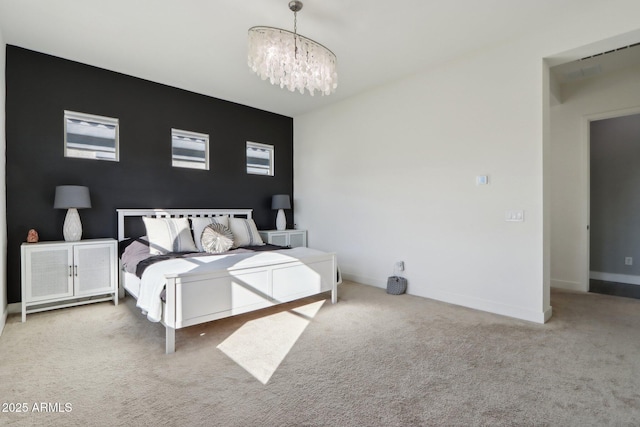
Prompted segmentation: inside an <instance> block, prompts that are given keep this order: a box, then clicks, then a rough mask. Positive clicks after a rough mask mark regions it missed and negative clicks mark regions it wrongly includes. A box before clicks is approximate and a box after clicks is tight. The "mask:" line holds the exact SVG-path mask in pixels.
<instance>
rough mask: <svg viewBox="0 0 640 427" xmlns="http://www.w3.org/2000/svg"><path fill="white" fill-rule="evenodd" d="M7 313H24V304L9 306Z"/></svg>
mask: <svg viewBox="0 0 640 427" xmlns="http://www.w3.org/2000/svg"><path fill="white" fill-rule="evenodd" d="M7 311H8V312H9V314H16V313H22V303H20V302H14V303H11V304H9V305H8V306H7Z"/></svg>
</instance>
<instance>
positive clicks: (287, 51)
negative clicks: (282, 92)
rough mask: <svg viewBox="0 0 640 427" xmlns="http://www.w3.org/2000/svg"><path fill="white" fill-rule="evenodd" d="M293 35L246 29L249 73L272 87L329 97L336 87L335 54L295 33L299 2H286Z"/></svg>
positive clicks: (280, 30) (266, 28)
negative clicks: (267, 82) (291, 16)
mask: <svg viewBox="0 0 640 427" xmlns="http://www.w3.org/2000/svg"><path fill="white" fill-rule="evenodd" d="M289 9H291V11H292V12H293V33H292V32H291V31H287V30H282V29H280V28H273V27H251V28H249V54H248V59H249V61H248V63H249V67H251V70H253V72H255V73H256V74H257V75H259V76H260V77H261V78H262V80H266V79H269V81H270V82H271V84H272V85H280V87H281V88H284V87H286V88H287V89H289V90H290V91H292V92H293V91H295V90H296V89H297V90H299V91H300V93H304V90H305V89H307V90H308V91H309V93H310V94H311V96H313V93H314V92H315V91H319V92H320V93H322V95H330V94H331V93H333V92H334V91H335V90H336V87H337V86H338V73H337V72H336V55H335V54H334V53H333V52H331V51H330V50H329V49H327V48H326V47H324V46H322V45H321V44H320V43H318V42H315V41H313V40H311V39H308V38H306V37H304V36H301V35H300V34H298V28H297V26H298V19H297V18H298V11H300V9H302V2H301V1H297V0H294V1H290V2H289Z"/></svg>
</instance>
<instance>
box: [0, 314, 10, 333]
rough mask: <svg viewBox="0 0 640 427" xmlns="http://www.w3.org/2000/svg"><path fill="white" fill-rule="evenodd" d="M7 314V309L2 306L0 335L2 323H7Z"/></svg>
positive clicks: (2, 327)
mask: <svg viewBox="0 0 640 427" xmlns="http://www.w3.org/2000/svg"><path fill="white" fill-rule="evenodd" d="M8 315H9V309H8V308H7V307H4V309H3V312H2V316H0V335H2V331H4V325H6V324H7V316H8Z"/></svg>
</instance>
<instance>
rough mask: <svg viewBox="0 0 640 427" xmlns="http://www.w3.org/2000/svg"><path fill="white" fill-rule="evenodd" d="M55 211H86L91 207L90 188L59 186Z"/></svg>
mask: <svg viewBox="0 0 640 427" xmlns="http://www.w3.org/2000/svg"><path fill="white" fill-rule="evenodd" d="M53 207H54V209H70V208H76V209H85V208H90V207H91V199H90V198H89V188H88V187H83V186H80V185H59V186H57V187H56V198H55V200H54V202H53Z"/></svg>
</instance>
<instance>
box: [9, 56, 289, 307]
mask: <svg viewBox="0 0 640 427" xmlns="http://www.w3.org/2000/svg"><path fill="white" fill-rule="evenodd" d="M211 78H212V79H215V78H216V76H215V73H214V70H212V73H211ZM6 85H7V91H6V140H7V152H6V156H7V177H6V180H7V181H6V182H7V233H8V236H7V237H8V250H7V288H8V289H7V294H8V295H7V297H8V302H9V303H14V302H19V301H20V245H21V243H22V242H24V241H25V240H26V237H27V232H28V230H29V229H30V228H35V229H36V230H37V231H38V233H39V235H40V241H48V240H63V237H62V224H63V222H64V216H65V214H66V211H65V210H62V209H53V199H54V194H55V187H56V186H57V185H85V186H87V187H89V190H90V194H91V203H92V208H91V209H83V210H80V211H79V212H80V218H81V220H82V224H83V235H82V238H83V239H90V238H100V237H114V238H115V237H117V236H116V232H117V221H116V212H115V210H116V209H117V208H252V209H254V219H255V221H256V224H257V226H258V228H274V223H275V212H273V211H272V210H271V209H270V203H271V196H272V195H274V194H281V193H283V194H292V193H293V119H292V118H290V117H285V116H281V115H277V114H273V113H269V112H266V111H262V110H257V109H255V108H251V107H247V106H243V105H239V104H234V103H232V102H227V101H223V100H220V99H216V98H211V97H208V96H204V95H200V94H196V93H193V92H189V91H185V90H181V89H177V88H174V87H170V86H165V85H162V84H158V83H154V82H150V81H147V80H143V79H139V78H135V77H131V76H128V75H124V74H120V73H115V72H112V71H107V70H104V69H100V68H96V67H92V66H88V65H85V64H80V63H77V62H73V61H68V60H65V59H61V58H57V57H53V56H50V55H45V54H41V53H37V52H34V51H30V50H27V49H23V48H19V47H16V46H7V60H6ZM64 110H71V111H78V112H82V113H88V114H95V115H100V116H107V117H114V118H117V119H119V120H120V161H119V162H110V161H99V160H88V159H74V158H65V157H64V147H63V141H64V135H63V134H64V123H63V115H64ZM171 128H177V129H182V130H189V131H194V132H201V133H206V134H209V138H210V142H209V144H210V145H209V149H210V157H209V161H210V170H208V171H201V170H193V169H183V168H173V167H172V166H171ZM246 141H254V142H260V143H264V144H272V145H274V147H275V176H273V177H270V176H258V175H248V174H247V173H246V148H245V147H246ZM287 217H288V218H293V212H289V213H288V214H287ZM289 221H291V219H290V220H289ZM291 222H292V221H291Z"/></svg>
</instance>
